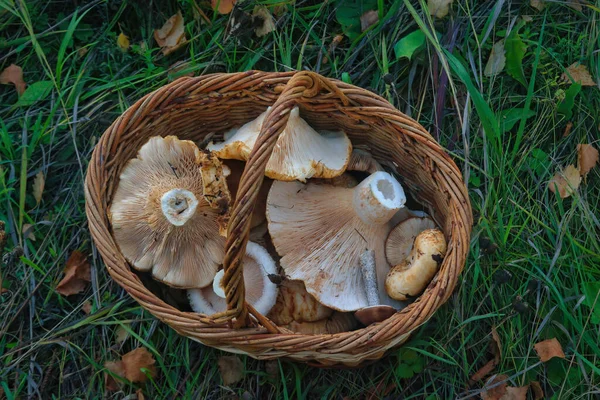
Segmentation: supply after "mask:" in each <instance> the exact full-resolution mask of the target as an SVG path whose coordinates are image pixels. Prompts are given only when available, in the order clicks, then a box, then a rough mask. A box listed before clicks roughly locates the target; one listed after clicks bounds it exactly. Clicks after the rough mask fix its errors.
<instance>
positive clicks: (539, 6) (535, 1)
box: [529, 0, 546, 11]
mask: <svg viewBox="0 0 600 400" xmlns="http://www.w3.org/2000/svg"><path fill="white" fill-rule="evenodd" d="M529 5H530V6H531V7H533V8H535V9H536V10H538V11H543V10H544V8H545V7H546V2H545V1H544V0H530V2H529Z"/></svg>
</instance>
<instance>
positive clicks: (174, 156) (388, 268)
mask: <svg viewBox="0 0 600 400" xmlns="http://www.w3.org/2000/svg"><path fill="white" fill-rule="evenodd" d="M269 111H270V108H269V109H267V110H266V111H265V112H264V113H262V114H261V115H259V116H258V117H257V118H256V119H254V120H253V121H250V122H248V123H247V124H245V125H243V126H241V127H239V128H235V129H232V130H230V131H229V132H226V133H225V134H224V135H223V141H222V142H220V143H212V142H211V143H209V145H208V146H207V148H206V150H200V149H199V148H198V147H197V146H196V145H195V144H194V143H193V142H191V141H187V140H179V139H177V138H176V137H174V136H167V137H164V138H163V137H158V136H157V137H152V138H151V139H150V140H149V141H148V142H147V143H145V144H144V145H143V146H142V148H141V149H140V150H139V152H138V155H137V157H136V158H135V159H132V160H130V161H129V162H128V163H127V165H126V166H125V167H124V169H123V172H122V173H121V176H120V181H119V185H118V187H117V190H116V192H115V194H114V197H113V199H112V203H111V207H110V220H111V224H112V229H113V235H114V239H115V241H116V243H117V244H118V246H119V247H120V249H121V253H122V254H123V256H124V257H125V259H126V260H127V261H128V262H129V264H130V265H131V266H132V267H133V268H134V269H136V270H139V271H144V272H147V273H149V274H151V275H152V277H153V278H154V279H156V280H158V281H161V282H163V283H164V284H166V285H168V286H170V287H173V288H179V289H186V290H187V293H188V298H189V303H190V306H191V308H192V310H194V311H195V312H198V313H203V314H207V315H210V314H214V313H218V312H221V311H224V310H226V308H227V304H226V301H225V297H226V296H225V290H224V288H223V285H222V282H221V280H222V277H223V274H224V271H223V265H222V263H223V257H224V249H225V237H226V234H227V232H226V226H227V222H228V219H229V212H230V210H229V207H230V206H231V205H232V204H233V199H232V194H233V195H235V193H236V192H237V187H238V185H239V181H240V178H241V175H242V172H243V169H244V166H245V164H244V161H246V160H247V159H248V157H249V155H250V153H251V151H252V148H253V146H254V144H255V142H256V139H257V138H258V135H259V133H260V130H261V126H262V123H263V122H264V120H265V118H266V116H267V114H268V112H269ZM265 176H266V177H267V178H268V179H265V180H264V183H263V186H262V187H261V189H260V191H259V196H258V200H257V202H256V204H255V207H254V210H253V215H252V221H251V231H250V241H249V242H248V245H247V248H246V255H245V257H244V261H243V271H244V273H243V277H244V284H245V287H246V301H248V302H249V303H250V304H252V305H253V306H254V308H255V309H256V310H257V311H259V312H260V313H261V314H263V315H266V316H267V317H268V318H269V319H271V320H272V321H273V322H274V323H276V324H277V325H278V326H280V327H282V328H285V329H288V330H290V331H293V332H297V333H306V334H323V333H329V334H334V333H339V332H344V331H349V330H353V329H356V328H357V327H359V326H368V325H370V324H373V323H378V322H381V321H383V320H385V319H386V318H389V317H390V316H392V315H393V314H394V313H396V312H397V311H398V310H400V309H402V308H403V307H404V306H406V304H407V302H408V301H411V300H412V299H413V298H415V297H417V296H419V295H420V293H422V292H423V290H425V288H426V287H427V285H428V284H429V282H430V281H431V280H432V279H433V278H434V276H435V274H436V272H437V270H438V268H439V266H440V264H441V261H442V260H443V257H444V256H445V253H446V240H445V238H444V235H443V233H442V232H441V231H440V230H439V229H436V225H435V223H434V221H433V220H432V219H431V218H430V217H429V216H427V215H426V214H424V213H423V212H420V211H411V210H408V209H407V208H406V207H405V203H406V196H405V193H404V190H403V188H402V186H401V184H400V183H399V182H398V180H397V179H396V178H395V177H394V176H393V175H392V174H390V173H389V172H386V171H384V169H383V167H382V166H381V165H380V164H379V163H378V162H377V161H376V160H375V159H374V158H373V157H372V156H371V154H369V153H368V152H367V151H365V150H361V149H353V148H352V144H351V142H350V140H349V139H348V137H347V136H346V134H345V133H343V132H317V131H316V130H314V129H313V128H312V127H311V126H310V125H309V124H308V123H307V122H306V121H305V120H304V119H303V118H302V117H301V116H300V110H299V109H298V108H297V107H296V108H294V109H293V110H292V111H291V113H290V117H289V121H288V124H287V126H286V127H285V129H284V131H283V132H282V134H281V135H280V137H279V139H278V140H277V143H276V145H275V148H274V151H273V154H272V155H271V157H270V159H269V160H268V162H267V168H266V171H265Z"/></svg>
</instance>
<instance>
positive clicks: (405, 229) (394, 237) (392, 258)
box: [385, 217, 435, 265]
mask: <svg viewBox="0 0 600 400" xmlns="http://www.w3.org/2000/svg"><path fill="white" fill-rule="evenodd" d="M433 228H435V222H433V220H432V219H431V218H429V217H425V218H416V217H413V218H408V219H406V220H404V221H403V222H401V223H399V224H398V225H396V226H395V227H394V229H392V230H391V231H390V234H389V235H388V237H387V239H386V241H385V257H386V259H387V262H388V263H389V264H390V265H398V264H400V263H401V262H402V261H404V259H405V258H406V257H408V255H409V254H410V251H411V250H412V248H413V243H414V242H415V238H416V237H417V235H419V233H421V232H423V231H424V230H427V229H433Z"/></svg>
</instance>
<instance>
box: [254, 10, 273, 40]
mask: <svg viewBox="0 0 600 400" xmlns="http://www.w3.org/2000/svg"><path fill="white" fill-rule="evenodd" d="M252 25H253V26H254V27H255V28H254V33H255V34H256V36H257V37H263V36H265V35H266V34H268V33H271V32H273V31H274V30H275V19H274V18H273V16H272V15H271V13H270V12H269V10H268V9H267V7H265V6H254V10H252Z"/></svg>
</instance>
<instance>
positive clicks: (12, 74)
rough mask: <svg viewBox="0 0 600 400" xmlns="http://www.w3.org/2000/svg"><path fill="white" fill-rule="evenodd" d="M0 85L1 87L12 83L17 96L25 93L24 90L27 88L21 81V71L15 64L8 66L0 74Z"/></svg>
mask: <svg viewBox="0 0 600 400" xmlns="http://www.w3.org/2000/svg"><path fill="white" fill-rule="evenodd" d="M0 83H1V84H3V85H8V84H10V83H12V84H13V85H15V88H16V89H17V93H19V96H20V95H22V94H23V92H25V88H26V87H27V84H26V83H25V81H24V80H23V69H22V68H21V67H19V66H18V65H15V64H10V65H9V66H8V67H6V68H5V69H4V71H2V73H1V74H0Z"/></svg>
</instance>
